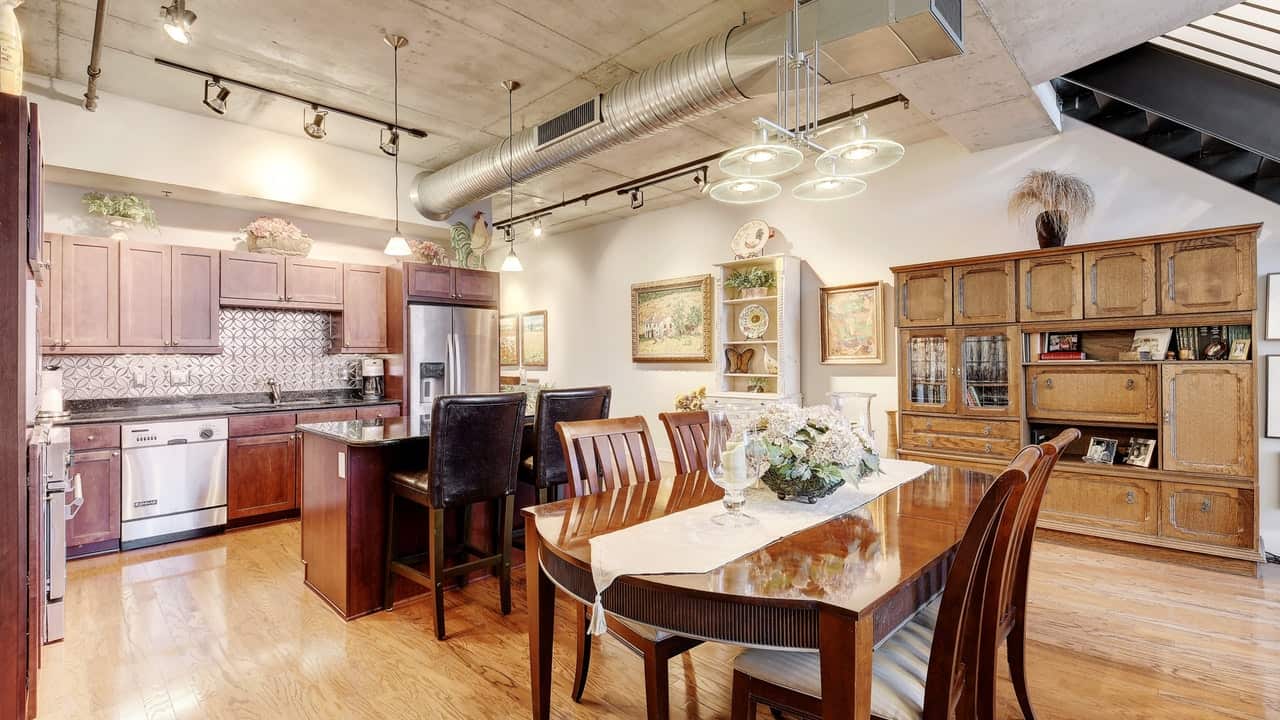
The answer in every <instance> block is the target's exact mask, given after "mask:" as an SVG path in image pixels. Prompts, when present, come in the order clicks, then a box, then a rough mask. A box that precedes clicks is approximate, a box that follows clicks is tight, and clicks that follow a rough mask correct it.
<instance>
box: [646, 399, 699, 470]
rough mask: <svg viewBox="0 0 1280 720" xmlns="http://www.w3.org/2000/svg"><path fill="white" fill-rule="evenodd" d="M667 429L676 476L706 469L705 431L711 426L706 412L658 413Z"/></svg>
mask: <svg viewBox="0 0 1280 720" xmlns="http://www.w3.org/2000/svg"><path fill="white" fill-rule="evenodd" d="M658 418H659V419H660V420H662V425H663V427H665V428H666V429H667V440H669V441H670V442H671V455H672V457H673V458H674V459H675V464H676V474H677V475H684V474H685V473H691V472H696V471H698V470H706V469H707V430H708V427H709V426H710V424H711V420H710V417H709V416H708V413H707V411H706V410H692V411H687V412H669V413H659V414H658Z"/></svg>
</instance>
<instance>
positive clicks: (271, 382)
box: [267, 378, 280, 405]
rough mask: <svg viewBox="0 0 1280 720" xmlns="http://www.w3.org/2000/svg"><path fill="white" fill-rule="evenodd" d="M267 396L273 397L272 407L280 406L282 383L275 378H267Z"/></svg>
mask: <svg viewBox="0 0 1280 720" xmlns="http://www.w3.org/2000/svg"><path fill="white" fill-rule="evenodd" d="M267 395H269V396H270V397H271V404H272V405H279V404H280V383H278V382H276V381H275V378H267Z"/></svg>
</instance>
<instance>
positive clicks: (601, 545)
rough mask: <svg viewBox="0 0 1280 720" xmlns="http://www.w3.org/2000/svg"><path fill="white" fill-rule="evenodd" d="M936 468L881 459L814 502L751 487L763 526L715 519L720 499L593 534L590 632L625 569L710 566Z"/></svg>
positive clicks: (672, 570) (749, 508)
mask: <svg viewBox="0 0 1280 720" xmlns="http://www.w3.org/2000/svg"><path fill="white" fill-rule="evenodd" d="M932 467H933V466H932V465H929V464H927V463H921V462H913V461H910V460H887V459H885V460H881V461H880V470H881V471H882V472H881V474H879V475H872V476H871V477H869V478H866V479H864V480H863V481H862V483H861V484H860V486H859V487H856V488H855V487H852V486H851V485H849V484H845V485H842V486H841V487H840V488H839V489H837V490H836V491H835V492H833V493H831V494H830V495H828V496H827V497H825V498H823V499H821V500H819V501H818V502H817V503H815V504H813V505H809V504H807V503H799V502H785V501H782V500H779V499H778V497H777V495H775V494H774V493H773V492H771V491H769V490H750V491H748V492H747V505H746V508H745V512H746V513H747V514H748V515H750V516H752V517H754V518H756V520H758V521H759V523H758V524H756V525H752V526H750V527H746V528H722V527H720V526H719V525H716V524H715V523H713V522H712V521H711V518H712V517H713V516H715V515H719V514H720V513H722V512H724V505H723V504H721V502H720V501H719V500H716V501H714V502H710V503H707V504H705V505H699V506H697V507H694V508H689V509H688V510H682V511H680V512H677V513H672V514H671V515H667V516H666V517H661V518H658V519H657V520H650V521H648V522H645V523H641V524H640V525H635V526H633V527H629V528H624V529H622V530H616V531H614V532H611V533H607V534H605V535H600V536H599V537H594V538H591V574H592V577H593V579H594V580H595V585H596V603H595V609H594V611H593V617H592V622H591V632H592V634H595V635H600V634H603V633H604V632H605V630H606V629H607V628H606V625H605V614H604V610H603V608H602V606H601V601H600V595H601V594H602V593H603V592H604V591H605V590H606V589H607V588H608V587H609V586H610V585H612V584H613V581H614V580H616V579H617V578H619V577H621V576H623V575H670V574H680V573H705V572H711V571H712V570H715V569H716V568H718V567H720V566H721V565H724V564H725V563H727V562H730V561H732V560H736V559H738V558H740V557H742V556H743V555H746V554H747V553H751V552H754V551H756V550H759V549H760V548H762V547H764V546H765V545H768V544H769V543H771V542H773V541H775V540H778V539H779V538H784V537H786V536H788V535H792V534H795V533H797V532H800V531H801V530H804V529H807V528H810V527H813V526H814V525H817V524H819V523H822V522H826V521H827V520H830V519H831V518H833V517H836V516H837V515H843V514H844V513H847V512H849V511H850V510H853V509H854V508H857V507H861V506H862V505H866V504H867V503H869V502H871V501H872V500H875V499H876V498H878V497H880V496H881V495H883V494H885V493H887V492H889V491H890V490H892V489H894V488H896V487H898V486H899V485H902V484H904V483H906V482H909V481H911V480H914V479H916V478H918V477H920V476H921V475H923V474H925V473H926V472H928V471H929V470H930V469H931V468H932Z"/></svg>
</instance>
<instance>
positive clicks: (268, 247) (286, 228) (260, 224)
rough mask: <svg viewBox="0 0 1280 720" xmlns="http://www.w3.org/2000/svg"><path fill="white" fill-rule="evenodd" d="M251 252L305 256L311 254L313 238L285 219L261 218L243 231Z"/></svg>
mask: <svg viewBox="0 0 1280 720" xmlns="http://www.w3.org/2000/svg"><path fill="white" fill-rule="evenodd" d="M243 232H244V234H245V244H246V245H247V246H248V249H249V251H250V252H260V253H270V254H273V255H303V256H305V255H306V254H307V253H309V252H311V238H310V236H308V235H307V234H306V233H304V232H302V231H301V230H299V229H298V226H297V225H294V224H293V223H291V222H289V221H288V220H285V219H284V218H269V217H260V218H258V219H257V220H254V221H253V222H251V223H249V224H248V225H246V226H245V228H244V230H243Z"/></svg>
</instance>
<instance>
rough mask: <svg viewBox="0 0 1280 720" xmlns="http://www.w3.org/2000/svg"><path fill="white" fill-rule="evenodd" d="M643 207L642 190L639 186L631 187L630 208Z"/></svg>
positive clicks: (637, 208)
mask: <svg viewBox="0 0 1280 720" xmlns="http://www.w3.org/2000/svg"><path fill="white" fill-rule="evenodd" d="M642 207H644V190H642V189H640V188H632V189H631V209H632V210H639V209H640V208H642Z"/></svg>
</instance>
